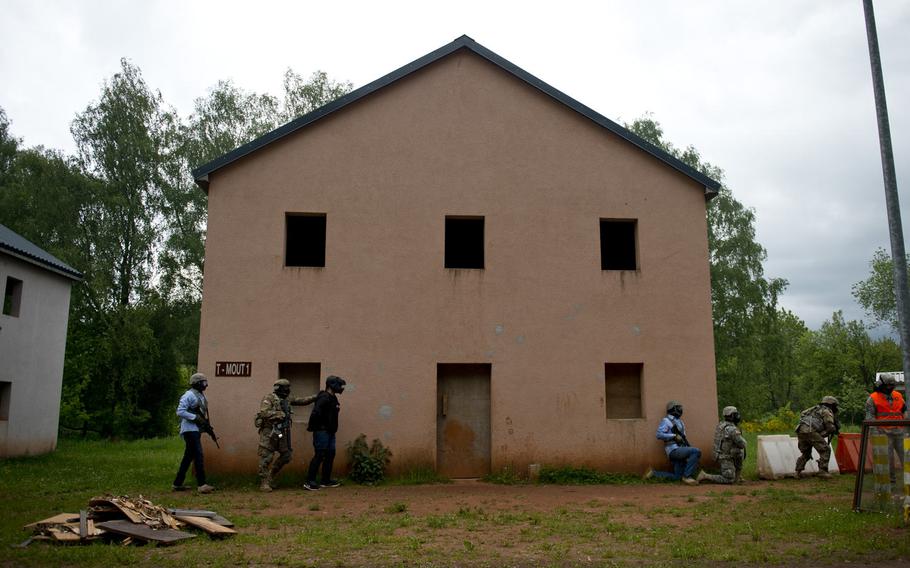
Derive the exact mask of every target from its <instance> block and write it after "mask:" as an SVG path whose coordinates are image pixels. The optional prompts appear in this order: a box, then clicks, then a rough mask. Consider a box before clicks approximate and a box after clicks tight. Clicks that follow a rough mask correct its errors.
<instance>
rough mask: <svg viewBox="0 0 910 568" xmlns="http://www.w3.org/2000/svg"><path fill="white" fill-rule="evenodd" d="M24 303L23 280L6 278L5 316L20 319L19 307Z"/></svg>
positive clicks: (4, 294)
mask: <svg viewBox="0 0 910 568" xmlns="http://www.w3.org/2000/svg"><path fill="white" fill-rule="evenodd" d="M21 303H22V280H19V279H18V278H13V277H12V276H7V277H6V290H5V291H4V293H3V315H5V316H13V317H14V318H17V317H19V306H20V305H21Z"/></svg>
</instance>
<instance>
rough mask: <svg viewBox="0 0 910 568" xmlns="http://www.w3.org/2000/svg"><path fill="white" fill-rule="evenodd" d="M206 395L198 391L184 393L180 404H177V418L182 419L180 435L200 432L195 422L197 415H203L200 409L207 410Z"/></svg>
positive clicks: (192, 390)
mask: <svg viewBox="0 0 910 568" xmlns="http://www.w3.org/2000/svg"><path fill="white" fill-rule="evenodd" d="M205 405H206V400H205V395H204V394H202V393H201V392H199V391H197V390H196V389H190V390H188V391H186V392H185V393H183V396H181V397H180V402H179V403H178V404H177V416H178V417H180V433H181V434H183V433H184V432H198V431H199V426H197V425H196V423H195V422H193V420H195V419H196V415H197V414H203V412H201V411H200V410H199V409H200V407H202V408H203V409H204V408H205Z"/></svg>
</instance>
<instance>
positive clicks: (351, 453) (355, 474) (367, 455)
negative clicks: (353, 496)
mask: <svg viewBox="0 0 910 568" xmlns="http://www.w3.org/2000/svg"><path fill="white" fill-rule="evenodd" d="M348 459H349V460H350V463H351V473H350V475H349V477H350V479H351V480H352V481H354V482H355V483H359V484H361V485H375V484H377V483H380V482H381V481H382V480H383V479H385V468H386V466H388V465H389V462H391V461H392V450H390V449H388V448H386V447H385V446H383V445H382V442H380V441H379V440H377V439H375V438H374V439H373V443H372V444H370V445H369V446H368V445H367V437H366V435H365V434H361V435H359V436H357V438H356V439H355V440H354V441H352V442H351V443H349V444H348Z"/></svg>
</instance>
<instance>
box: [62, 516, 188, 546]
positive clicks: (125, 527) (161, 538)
mask: <svg viewBox="0 0 910 568" xmlns="http://www.w3.org/2000/svg"><path fill="white" fill-rule="evenodd" d="M95 526H96V527H97V528H99V529H104V530H106V531H110V532H113V533H117V534H123V535H126V536H130V537H133V538H138V539H140V540H147V541H151V542H156V543H158V544H165V545H167V544H171V543H174V542H177V541H179V540H184V539H187V538H194V537H195V536H196V535H194V534H190V533H188V532H183V531H178V530H174V529H159V530H154V529H152V528H150V527H148V526H146V525H143V524H137V523H131V522H129V521H107V522H104V523H98V524H96V525H95ZM77 538H78V537H77Z"/></svg>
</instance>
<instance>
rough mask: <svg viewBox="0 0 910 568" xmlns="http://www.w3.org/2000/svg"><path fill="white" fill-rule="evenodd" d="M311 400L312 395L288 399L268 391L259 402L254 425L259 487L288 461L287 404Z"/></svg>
mask: <svg viewBox="0 0 910 568" xmlns="http://www.w3.org/2000/svg"><path fill="white" fill-rule="evenodd" d="M315 400H316V396H315V395H313V396H308V397H303V398H293V399H288V398H281V397H279V396H278V395H277V394H276V393H274V392H270V393H269V394H267V395H265V397H264V398H263V399H262V402H261V403H260V404H259V412H258V413H257V414H256V427H257V428H259V451H258V454H259V479H260V481H261V483H262V487H263V488H265V487H266V486H271V485H272V483H273V480H274V478H275V476H276V475H278V472H279V471H281V468H283V467H284V466H285V465H287V464H288V463H289V462H290V461H291V454H292V453H293V450H292V449H291V414H292V411H291V405H295V406H305V405H307V404H312V403H313V401H315ZM276 454H277V457H276Z"/></svg>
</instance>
